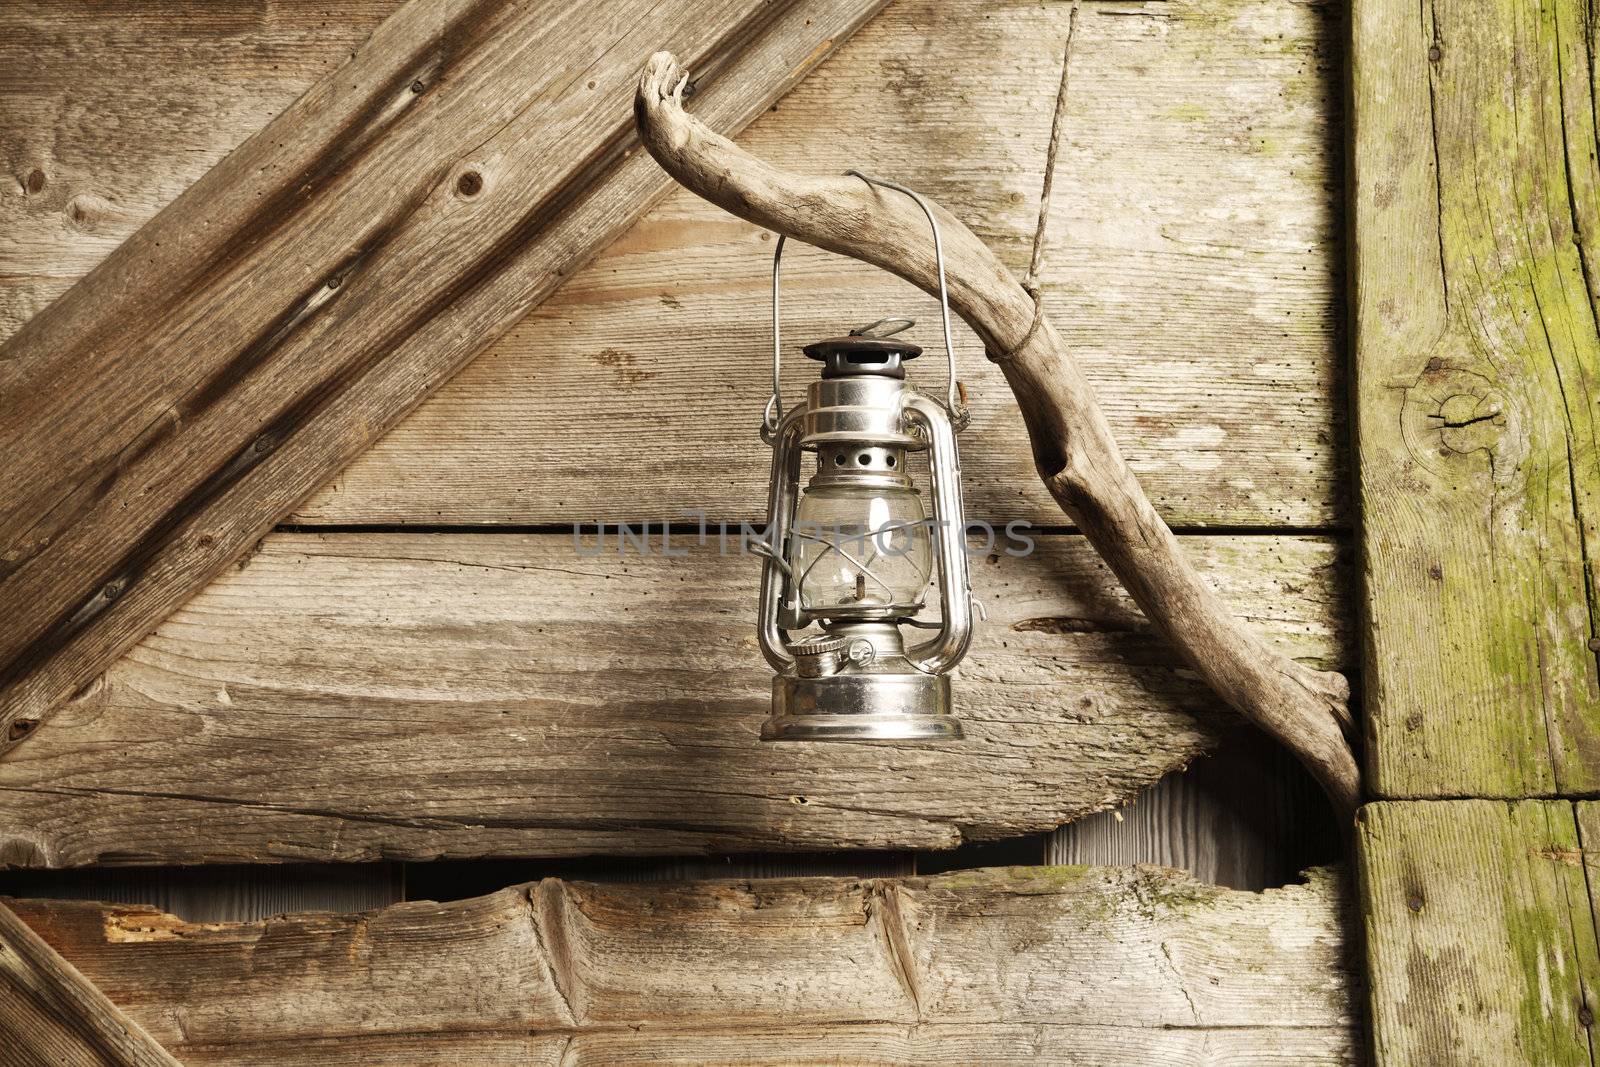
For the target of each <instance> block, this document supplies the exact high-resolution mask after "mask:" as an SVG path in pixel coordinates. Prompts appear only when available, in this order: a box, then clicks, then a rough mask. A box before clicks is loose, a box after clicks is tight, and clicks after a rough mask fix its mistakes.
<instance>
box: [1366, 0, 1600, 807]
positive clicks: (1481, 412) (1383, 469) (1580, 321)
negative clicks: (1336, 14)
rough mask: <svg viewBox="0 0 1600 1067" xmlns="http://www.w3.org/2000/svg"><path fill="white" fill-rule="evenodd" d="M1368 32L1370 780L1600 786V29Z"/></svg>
mask: <svg viewBox="0 0 1600 1067" xmlns="http://www.w3.org/2000/svg"><path fill="white" fill-rule="evenodd" d="M1586 12H1587V13H1586ZM1354 28H1355V37H1354V48H1355V51H1354V58H1353V66H1352V70H1353V75H1354V77H1353V85H1354V97H1355V113H1354V116H1353V146H1354V155H1353V160H1352V166H1353V176H1354V181H1353V190H1354V194H1353V195H1354V214H1355V235H1356V241H1355V247H1354V249H1353V256H1354V280H1355V286H1356V292H1355V324H1356V325H1355V329H1356V336H1355V347H1356V392H1357V400H1358V406H1359V416H1358V426H1359V434H1360V449H1359V453H1360V499H1361V508H1362V514H1363V524H1364V540H1363V546H1364V552H1365V559H1364V564H1363V568H1364V571H1365V580H1364V582H1363V587H1364V589H1365V590H1366V617H1367V620H1368V624H1369V626H1370V627H1371V640H1370V642H1369V643H1368V648H1367V652H1366V657H1365V665H1364V668H1363V671H1362V676H1363V677H1364V678H1365V679H1366V682H1367V691H1366V701H1365V706H1366V708H1367V713H1368V715H1369V716H1370V722H1371V728H1370V731H1369V732H1370V735H1371V739H1372V742H1371V744H1369V745H1368V749H1367V751H1368V753H1369V755H1370V760H1369V765H1370V778H1369V781H1370V787H1371V789H1372V790H1373V791H1374V792H1375V793H1376V794H1377V795H1379V796H1383V797H1458V796H1504V797H1516V796H1530V795H1551V794H1571V793H1593V792H1595V791H1596V790H1597V789H1600V676H1597V665H1596V653H1595V651H1593V650H1592V649H1591V647H1590V642H1591V641H1593V640H1594V639H1595V638H1596V636H1597V635H1600V630H1597V629H1596V618H1595V603H1596V601H1597V597H1600V585H1597V584H1596V580H1597V579H1596V574H1595V572H1594V568H1593V566H1592V564H1591V562H1590V561H1591V560H1592V559H1594V558H1596V557H1597V556H1600V540H1597V535H1600V528H1597V525H1596V524H1597V523H1600V449H1597V447H1596V444H1597V441H1596V437H1597V428H1600V414H1597V412H1596V408H1595V403H1594V401H1595V398H1596V396H1600V380H1597V376H1600V335H1597V333H1596V322H1595V314H1596V306H1597V304H1600V264H1597V263H1596V262H1595V257H1596V255H1600V198H1597V196H1596V188H1597V184H1596V183H1597V172H1596V162H1595V153H1596V149H1595V97H1594V95H1593V94H1594V87H1595V85H1596V84H1600V83H1597V82H1596V80H1595V77H1594V74H1593V60H1594V56H1593V49H1594V46H1595V45H1594V42H1595V36H1594V35H1595V33H1596V23H1595V21H1594V19H1593V17H1592V12H1588V9H1586V8H1585V6H1584V4H1583V3H1582V2H1581V0H1555V2H1552V3H1549V4H1531V5H1530V4H1513V3H1501V2H1498V0H1451V2H1448V3H1435V4H1425V5H1423V7H1422V9H1421V17H1420V18H1419V17H1418V9H1417V5H1415V4H1413V3H1408V2H1400V0H1359V2H1358V3H1357V4H1356V6H1355V23H1354ZM1594 647H1595V648H1600V644H1597V645H1595V646H1594Z"/></svg>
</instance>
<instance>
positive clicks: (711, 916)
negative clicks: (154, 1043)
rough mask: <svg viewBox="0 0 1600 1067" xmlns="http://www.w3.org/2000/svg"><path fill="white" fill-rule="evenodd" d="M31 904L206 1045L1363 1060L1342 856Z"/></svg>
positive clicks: (198, 1059)
mask: <svg viewBox="0 0 1600 1067" xmlns="http://www.w3.org/2000/svg"><path fill="white" fill-rule="evenodd" d="M15 907H17V908H18V909H19V911H20V912H21V914H22V915H23V916H24V917H25V918H26V919H27V920H28V921H29V922H30V923H32V924H33V925H34V927H35V928H36V929H37V930H38V931H39V933H40V934H41V936H42V937H44V938H45V939H46V940H48V941H50V942H51V943H52V944H54V945H55V946H56V947H57V949H58V950H59V951H61V952H62V953H63V954H65V955H66V956H68V957H69V958H71V959H72V960H73V961H74V962H75V963H76V964H77V966H78V967H80V968H81V969H82V970H83V971H84V973H85V974H87V975H89V976H90V977H91V978H92V979H93V980H94V981H95V982H96V983H97V984H98V985H99V986H100V987H101V988H102V989H104V990H105V991H106V992H107V994H108V995H109V996H111V997H112V998H113V999H114V1000H116V1001H117V1003H119V1004H120V1005H121V1006H122V1007H123V1008H124V1010H126V1011H127V1012H128V1013H129V1014H130V1015H132V1016H133V1017H135V1018H138V1019H140V1020H141V1021H142V1022H143V1024H144V1025H145V1026H146V1027H147V1028H148V1029H149V1030H150V1032H151V1033H152V1034H154V1035H156V1036H157V1037H159V1038H160V1039H161V1040H163V1041H165V1042H167V1043H168V1044H169V1046H170V1047H171V1048H172V1049H173V1050H174V1051H175V1052H176V1053H177V1054H178V1055H179V1056H180V1057H181V1058H182V1059H183V1060H184V1062H185V1063H188V1064H210V1063H219V1064H220V1063H263V1062H274V1061H276V1062H282V1061H283V1060H285V1059H290V1060H293V1061H294V1062H299V1063H335V1062H337V1063H349V1062H363V1063H389V1062H408V1063H460V1062H464V1061H470V1062H481V1063H503V1062H516V1063H523V1064H527V1063H541V1064H550V1065H551V1067H555V1065H556V1064H558V1063H559V1064H564V1065H569V1067H573V1065H575V1067H593V1065H599V1064H619V1063H654V1064H662V1063H667V1064H671V1063H696V1064H705V1063H719V1064H728V1065H734V1064H770V1063H775V1062H782V1063H788V1064H823V1063H828V1064H840V1063H844V1064H856V1063H871V1064H888V1065H899V1064H907V1065H909V1064H923V1063H943V1064H964V1063H974V1062H983V1063H1051V1064H1085V1065H1087V1064H1095V1065H1108V1064H1140V1065H1144V1064H1168V1063H1170V1064H1191V1063H1197V1062H1226V1063H1241V1062H1250V1063H1263V1064H1272V1063H1282V1064H1301V1063H1350V1062H1355V1061H1356V1059H1357V1050H1356V1044H1357V1041H1356V1032H1355V1028H1354V1026H1353V1024H1352V1021H1351V1017H1352V1004H1351V990H1350V984H1349V979H1348V970H1347V963H1346V960H1345V958H1344V934H1343V928H1342V925H1341V920H1342V917H1343V894H1342V892H1341V890H1340V888H1339V884H1338V881H1337V879H1336V878H1334V877H1332V876H1330V875H1329V874H1327V873H1326V872H1324V873H1321V874H1318V875H1317V876H1315V877H1314V878H1313V880H1312V881H1311V882H1310V883H1309V884H1307V885H1303V886H1290V887H1286V888H1284V889H1278V890H1272V891H1269V892H1266V893H1262V894H1248V893H1237V892H1231V891H1228V890H1220V889H1216V888H1213V887H1206V886H1201V885H1198V884H1196V883H1194V882H1192V881H1189V880H1188V879H1187V878H1185V877H1184V876H1181V875H1178V874H1176V873H1175V872H1169V871H1161V870H1157V869H1151V868H1126V869H1120V870H1119V869H1109V868H1086V867H1045V868H1040V867H1032V868H1010V869H1000V870H986V871H972V872H964V873H962V874H958V875H947V876H942V877H933V878H908V879H894V880H868V881H862V880H855V879H777V880H769V881H758V882H709V883H707V882H702V883H690V884H684V885H644V886H620V885H602V884H595V883H582V882H570V883H569V882H560V881H557V880H553V879H551V880H546V881H542V882H538V883H533V884H531V885H524V886H519V887H514V888H511V889H507V890H504V891H501V892H499V893H495V894H493V895H491V896H487V897H479V898H476V899H472V900H466V901H460V902H456V903H452V904H433V903H427V902H419V903H408V904H402V905H398V906H395V907H390V908H386V909H384V910H382V911H376V912H370V913H367V914H365V915H360V916H327V915H305V916H288V917H284V918H281V919H274V920H268V921H267V922H264V923H251V924H238V925H234V924H191V923H183V922H181V921H178V920H176V919H174V918H173V917H171V916H168V915H163V914H161V913H160V912H157V911H155V910H153V909H148V908H137V907H124V906H114V905H90V904H73V903H56V902H47V901H25V902H17V903H16V904H15ZM1064 960H1070V961H1071V966H1062V962H1063V961H1064ZM1110 1004H1114V1005H1115V1006H1116V1011H1115V1014H1114V1017H1112V1018H1108V1017H1107V1010H1106V1009H1107V1007H1108V1005H1110Z"/></svg>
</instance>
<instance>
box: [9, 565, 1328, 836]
mask: <svg viewBox="0 0 1600 1067" xmlns="http://www.w3.org/2000/svg"><path fill="white" fill-rule="evenodd" d="M686 540H687V543H685V540H684V539H679V538H674V540H673V541H672V543H671V545H670V548H671V551H672V552H673V553H674V555H672V556H670V557H667V556H663V555H661V554H660V552H661V550H662V548H663V546H662V544H661V541H660V538H659V536H656V537H655V539H654V541H653V553H652V554H651V555H648V556H642V555H638V554H634V553H632V552H630V554H628V555H626V556H624V555H619V554H618V553H617V552H616V548H615V544H614V542H611V541H608V545H609V546H610V550H609V552H608V553H607V554H606V555H605V556H601V557H596V558H584V557H582V556H579V555H578V554H577V553H576V551H575V549H574V545H573V542H572V539H571V537H570V536H569V535H512V534H278V535H274V536H272V537H269V538H268V539H267V540H266V542H265V543H264V544H263V546H262V550H261V551H260V552H259V553H258V554H256V555H255V556H253V557H251V558H250V560H249V561H248V563H247V565H245V566H244V567H243V568H242V569H236V570H233V571H231V572H230V573H229V574H228V575H227V576H226V577H225V578H223V579H222V580H220V581H218V582H217V583H216V584H214V585H213V586H211V587H210V588H208V589H207V590H206V591H205V592H203V593H202V594H201V595H200V596H198V597H196V598H195V599H194V600H193V601H191V602H190V603H189V604H187V605H186V606H185V607H183V608H182V609H181V610H179V611H178V612H177V613H175V614H174V615H173V616H172V617H171V618H170V619H168V621H167V622H165V623H164V624H162V626H161V627H160V628H159V629H158V630H157V631H156V633H155V634H153V635H152V636H151V637H150V638H149V639H147V640H146V641H144V642H143V643H141V644H140V645H139V646H138V647H137V648H136V649H134V650H133V651H132V652H131V653H130V654H129V655H128V656H127V657H125V658H124V659H123V660H122V661H120V662H119V663H118V664H117V665H116V667H115V668H114V669H113V670H111V671H110V672H109V673H108V675H107V676H106V678H105V680H104V682H103V683H101V684H98V685H96V686H94V687H91V689H90V690H89V691H88V692H87V693H85V694H84V695H83V696H82V697H81V698H79V699H78V700H75V701H73V702H72V703H69V704H68V705H67V706H65V707H64V708H63V709H62V710H61V711H60V712H59V713H58V714H57V716H56V717H55V718H54V719H53V721H52V722H50V723H49V724H47V725H46V726H45V727H43V728H41V729H40V730H39V732H38V733H37V735H36V736H35V737H33V738H32V739H30V740H29V742H28V743H27V744H26V745H22V746H19V747H18V748H17V749H15V750H14V751H13V752H12V753H10V754H9V755H8V756H7V757H6V759H5V760H4V761H3V762H0V795H3V796H4V797H5V802H4V804H0V859H3V861H4V862H6V863H10V864H13V865H22V866H76V865H83V864H90V863H103V864H117V863H201V862H205V863H226V862H263V861H324V860H339V861H359V860H372V859H425V858H434V857H441V856H449V857H457V858H465V857H473V856H495V855H500V856H530V855H569V856H570V855H591V854H598V853H610V854H653V855H684V854H694V853H705V852H722V853H729V852H746V851H762V850H771V849H779V850H810V849H831V848H901V849H903V848H950V847H953V846H955V845H958V844H960V843H961V842H963V841H967V840H985V839H994V838H1000V837H1005V836H1009V835H1015V834H1020V833H1026V832H1031V831H1035V830H1044V829H1050V828H1052V827H1054V826H1056V825H1058V824H1060V823H1062V822H1065V821H1067V820H1068V819H1071V818H1074V817H1076V816H1078V815H1081V814H1084V813H1086V812H1090V811H1095V810H1099V809H1102V808H1106V807H1110V806H1113V805H1115V804H1117V803H1119V802H1121V801H1123V800H1125V799H1126V798H1127V797H1129V796H1131V795H1132V794H1133V793H1134V792H1136V791H1137V790H1138V789H1139V788H1141V787H1143V786H1145V785H1148V784H1150V783H1151V782H1154V781H1155V780H1156V779H1158V778H1160V777H1161V775H1162V774H1164V773H1166V772H1167V771H1169V770H1171V769H1173V768H1174V767H1175V766H1179V765H1182V764H1184V763H1187V762H1188V761H1189V759H1190V758H1192V757H1193V756H1194V755H1196V754H1198V753H1199V752H1201V751H1204V750H1205V749H1206V748H1208V747H1210V746H1211V745H1212V744H1214V743H1215V739H1216V737H1217V735H1218V732H1219V731H1220V730H1224V729H1226V728H1227V726H1228V725H1229V724H1230V723H1232V722H1234V721H1235V720H1233V719H1232V717H1231V715H1230V714H1229V713H1228V712H1226V711H1225V710H1223V709H1222V708H1220V707H1219V705H1218V704H1217V703H1216V702H1215V700H1214V698H1212V697H1210V696H1209V695H1208V694H1206V692H1205V691H1204V687H1203V686H1202V685H1201V684H1199V683H1198V682H1197V680H1196V679H1195V678H1194V676H1193V674H1192V672H1190V671H1188V670H1187V669H1185V668H1182V667H1179V666H1177V665H1176V663H1175V661H1174V658H1173V653H1172V652H1171V650H1170V648H1169V646H1167V645H1166V644H1165V643H1164V642H1162V641H1161V640H1160V639H1159V638H1157V637H1156V636H1155V635H1154V634H1153V633H1151V632H1150V630H1149V628H1148V624H1147V623H1145V621H1144V620H1143V618H1142V617H1141V616H1140V615H1139V613H1138V611H1137V609H1136V608H1135V607H1134V606H1133V605H1132V603H1131V602H1130V601H1129V600H1128V599H1127V598H1126V595H1125V594H1124V593H1123V592H1122V591H1121V590H1120V589H1119V588H1118V587H1117V586H1116V583H1115V581H1114V580H1113V579H1112V578H1111V576H1110V575H1109V574H1108V573H1107V571H1106V569H1105V567H1104V564H1103V563H1101V561H1100V560H1099V559H1098V557H1097V556H1095V554H1094V552H1093V550H1092V549H1090V548H1089V547H1088V546H1087V544H1085V543H1084V541H1083V540H1082V539H1081V538H1078V537H1075V536H1055V537H1041V538H1040V539H1039V541H1038V546H1037V550H1036V551H1035V552H1034V553H1033V554H1032V555H1030V556H1026V557H1012V556H1008V555H1005V554H1004V553H1003V552H1000V553H995V554H994V555H991V556H988V557H983V558H979V559H977V560H976V561H975V566H974V572H973V574H974V578H973V584H974V591H975V595H976V596H978V597H979V598H980V599H982V600H983V601H984V602H985V604H986V605H987V606H988V610H989V621H988V622H987V623H986V624H984V625H983V626H981V627H978V628H977V634H976V641H975V644H974V647H973V650H972V652H971V654H970V655H969V656H968V658H967V659H966V660H965V661H964V662H963V664H962V666H961V668H960V672H959V674H958V676H957V678H956V686H955V692H956V710H957V713H958V714H959V715H961V716H962V718H963V721H964V723H965V725H966V728H967V739H966V740H965V741H963V742H955V743H948V744H935V745H930V744H906V745H828V744H792V745H770V744H762V743H761V742H759V741H758V740H757V729H756V728H757V726H758V725H759V722H760V720H761V718H762V717H763V716H764V715H765V714H766V711H767V705H768V702H769V693H768V687H769V684H770V675H769V673H768V671H767V670H766V668H765V666H764V664H763V663H762V661H761V658H760V655H759V653H758V652H757V651H756V649H755V643H754V642H755V636H754V626H753V623H752V617H753V616H752V614H751V613H752V610H753V608H752V601H751V595H750V591H751V589H753V588H754V582H755V580H756V575H757V572H758V570H759V567H758V559H757V557H755V556H744V557H740V556H737V555H731V556H728V557H723V556H720V555H719V554H718V551H717V543H716V538H715V535H714V534H713V535H712V536H711V538H710V539H709V543H708V544H707V545H706V546H705V547H703V548H702V547H701V546H699V545H697V544H695V543H694V539H693V538H692V537H690V538H688V539H686ZM1189 550H1190V551H1192V552H1193V553H1195V555H1196V558H1197V559H1198V560H1199V562H1200V564H1201V565H1202V566H1203V567H1204V568H1205V569H1206V572H1207V574H1208V575H1210V580H1211V581H1212V582H1213V583H1214V584H1215V586H1216V587H1217V589H1218V590H1219V591H1220V592H1221V593H1222V595H1224V596H1227V597H1228V598H1229V601H1230V602H1231V603H1233V604H1235V605H1236V606H1237V609H1238V610H1239V611H1241V612H1242V613H1243V614H1244V616H1245V617H1246V618H1248V619H1249V620H1250V621H1251V622H1253V623H1254V624H1256V625H1258V626H1260V627H1261V628H1262V631H1263V633H1264V634H1266V635H1267V636H1268V637H1269V639H1270V640H1271V641H1272V643H1273V645H1274V647H1277V648H1279V649H1281V650H1282V651H1284V652H1285V653H1286V654H1288V655H1291V656H1294V657H1296V658H1298V659H1302V660H1304V661H1306V662H1307V663H1309V664H1313V665H1317V666H1333V665H1337V664H1338V663H1339V662H1340V661H1341V660H1342V659H1343V658H1344V656H1345V647H1346V645H1345V642H1346V639H1347V634H1346V632H1345V629H1344V625H1345V617H1346V616H1345V611H1344V604H1343V601H1342V592H1343V589H1344V586H1343V583H1342V581H1341V580H1340V575H1341V573H1342V572H1341V570H1340V569H1339V567H1338V559H1337V550H1336V546H1335V545H1334V544H1333V543H1331V542H1329V541H1327V540H1325V539H1320V538H1311V537H1248V538H1237V539H1235V538H1219V537H1195V538H1191V539H1189ZM684 551H687V553H688V554H687V555H685V556H679V555H677V553H679V552H684ZM112 757H114V758H112Z"/></svg>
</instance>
